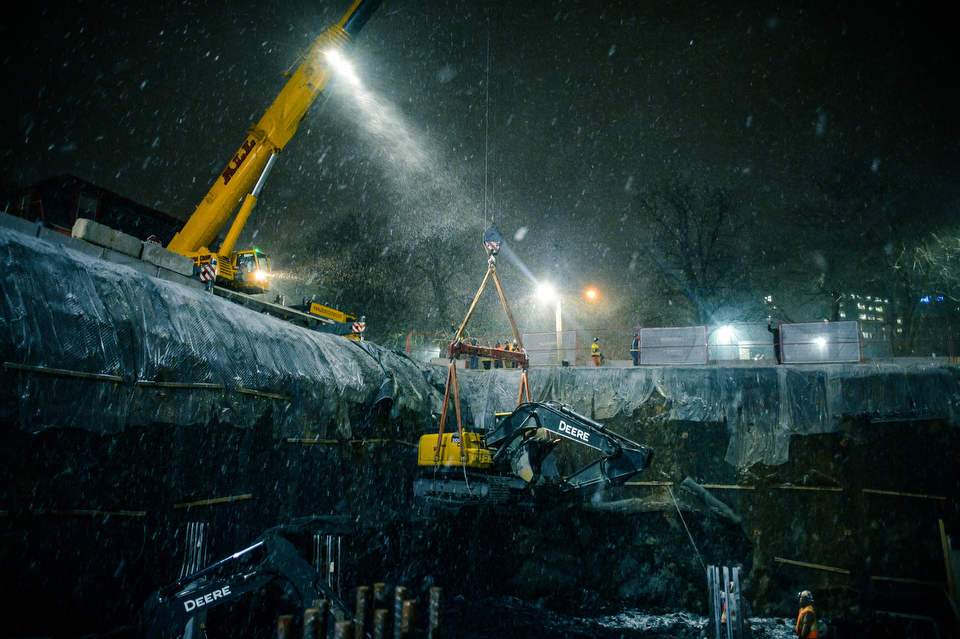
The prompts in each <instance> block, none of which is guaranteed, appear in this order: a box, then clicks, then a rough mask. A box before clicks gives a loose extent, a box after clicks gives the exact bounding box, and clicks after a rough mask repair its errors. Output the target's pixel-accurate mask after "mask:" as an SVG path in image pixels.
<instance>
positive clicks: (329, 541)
mask: <svg viewBox="0 0 960 639" xmlns="http://www.w3.org/2000/svg"><path fill="white" fill-rule="evenodd" d="M324 572H325V573H326V576H327V585H328V586H330V587H331V588H333V535H327V561H326V566H325V567H324ZM337 594H338V595H339V594H340V591H339V590H338V591H337Z"/></svg>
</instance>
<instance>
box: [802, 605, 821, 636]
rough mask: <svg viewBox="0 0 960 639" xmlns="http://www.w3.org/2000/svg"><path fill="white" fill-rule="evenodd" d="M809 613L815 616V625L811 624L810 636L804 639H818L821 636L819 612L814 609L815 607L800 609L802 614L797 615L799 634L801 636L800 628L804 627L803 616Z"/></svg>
mask: <svg viewBox="0 0 960 639" xmlns="http://www.w3.org/2000/svg"><path fill="white" fill-rule="evenodd" d="M808 612H809V613H810V614H812V615H813V623H812V624H810V634H808V635H807V636H806V637H804V639H817V637H818V636H820V635H819V633H818V632H817V611H816V610H814V609H813V606H807V607H806V608H801V609H800V614H798V615H797V634H798V635H799V634H800V628H801V627H802V626H803V615H805V614H807V613H808Z"/></svg>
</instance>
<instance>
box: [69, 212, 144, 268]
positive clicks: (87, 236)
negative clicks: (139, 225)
mask: <svg viewBox="0 0 960 639" xmlns="http://www.w3.org/2000/svg"><path fill="white" fill-rule="evenodd" d="M73 237H76V238H79V239H81V240H84V241H86V242H89V243H91V244H96V245H97V246H102V247H104V248H108V249H110V250H111V251H116V252H117V253H123V254H124V255H129V256H131V257H135V258H137V259H140V254H141V253H142V252H143V242H141V241H140V240H138V239H137V238H135V237H133V236H132V235H127V234H126V233H121V232H120V231H115V230H113V229H112V228H110V227H109V226H104V225H103V224H98V223H97V222H94V221H93V220H87V219H85V218H80V219H79V220H77V221H76V223H74V225H73Z"/></svg>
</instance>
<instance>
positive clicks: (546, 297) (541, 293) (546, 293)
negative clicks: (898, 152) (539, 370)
mask: <svg viewBox="0 0 960 639" xmlns="http://www.w3.org/2000/svg"><path fill="white" fill-rule="evenodd" d="M537 296H538V297H539V298H540V299H542V300H543V301H545V302H553V301H555V302H556V303H557V366H562V365H563V323H562V321H561V319H560V295H558V294H557V291H556V289H554V288H553V285H552V284H550V283H549V282H542V283H541V284H540V286H539V287H537Z"/></svg>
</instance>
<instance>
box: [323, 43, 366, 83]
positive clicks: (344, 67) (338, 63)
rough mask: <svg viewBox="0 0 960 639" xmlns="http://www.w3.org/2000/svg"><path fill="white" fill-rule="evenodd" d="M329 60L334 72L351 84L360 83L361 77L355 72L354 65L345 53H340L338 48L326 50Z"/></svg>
mask: <svg viewBox="0 0 960 639" xmlns="http://www.w3.org/2000/svg"><path fill="white" fill-rule="evenodd" d="M326 55H327V60H329V61H330V66H331V68H333V70H334V72H336V74H337V75H339V76H340V77H342V78H344V79H346V80H347V81H348V82H349V83H350V84H353V85H355V86H356V85H359V84H360V78H358V77H357V74H356V73H354V72H353V65H351V64H350V61H349V60H347V59H346V58H345V57H343V54H341V53H340V51H339V50H337V49H330V50H329V51H327V52H326Z"/></svg>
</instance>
